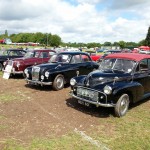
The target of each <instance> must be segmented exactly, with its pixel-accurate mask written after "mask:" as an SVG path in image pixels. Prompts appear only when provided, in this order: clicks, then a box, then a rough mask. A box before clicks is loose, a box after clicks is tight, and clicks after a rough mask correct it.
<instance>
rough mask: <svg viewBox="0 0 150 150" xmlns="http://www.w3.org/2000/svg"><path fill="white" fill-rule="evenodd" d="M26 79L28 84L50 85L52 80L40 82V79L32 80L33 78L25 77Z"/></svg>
mask: <svg viewBox="0 0 150 150" xmlns="http://www.w3.org/2000/svg"><path fill="white" fill-rule="evenodd" d="M25 80H26V81H27V83H28V84H35V85H37V84H40V85H41V86H42V85H52V82H42V81H33V80H29V79H27V78H26V79H25Z"/></svg>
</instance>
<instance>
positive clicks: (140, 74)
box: [134, 59, 150, 94]
mask: <svg viewBox="0 0 150 150" xmlns="http://www.w3.org/2000/svg"><path fill="white" fill-rule="evenodd" d="M148 62H149V63H150V60H149V59H143V60H142V61H140V62H139V64H138V65H137V68H136V72H135V75H134V81H137V82H139V83H140V84H141V85H142V86H143V90H144V93H145V94H146V93H148V92H150V85H149V83H150V70H149V68H148ZM149 67H150V65H149Z"/></svg>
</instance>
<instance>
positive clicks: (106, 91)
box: [104, 85, 112, 95]
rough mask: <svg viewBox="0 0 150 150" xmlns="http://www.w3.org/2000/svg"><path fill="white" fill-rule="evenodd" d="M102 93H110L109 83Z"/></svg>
mask: <svg viewBox="0 0 150 150" xmlns="http://www.w3.org/2000/svg"><path fill="white" fill-rule="evenodd" d="M104 93H105V94H107V95H110V94H111V93H112V87H111V86H109V85H106V86H105V87H104Z"/></svg>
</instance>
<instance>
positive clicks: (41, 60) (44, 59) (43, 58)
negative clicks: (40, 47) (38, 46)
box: [38, 51, 49, 64]
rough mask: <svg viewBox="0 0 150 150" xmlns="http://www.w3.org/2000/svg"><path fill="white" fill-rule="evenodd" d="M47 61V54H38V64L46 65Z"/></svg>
mask: <svg viewBox="0 0 150 150" xmlns="http://www.w3.org/2000/svg"><path fill="white" fill-rule="evenodd" d="M48 60H49V52H48V51H47V52H46V51H43V52H40V55H39V60H38V64H42V63H47V62H48Z"/></svg>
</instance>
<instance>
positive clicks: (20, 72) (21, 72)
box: [3, 70, 23, 74]
mask: <svg viewBox="0 0 150 150" xmlns="http://www.w3.org/2000/svg"><path fill="white" fill-rule="evenodd" d="M3 72H8V71H6V70H3ZM8 73H10V74H23V71H14V70H12V71H11V72H8Z"/></svg>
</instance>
